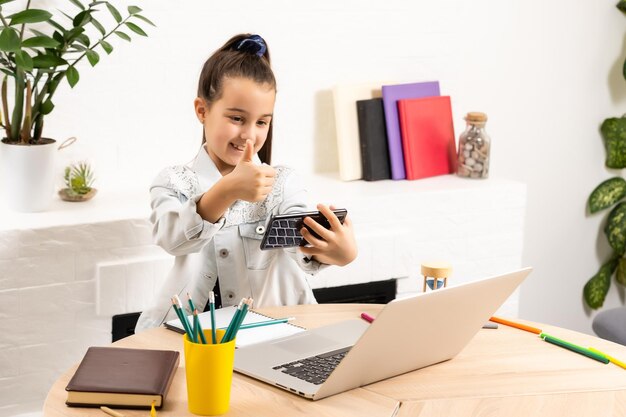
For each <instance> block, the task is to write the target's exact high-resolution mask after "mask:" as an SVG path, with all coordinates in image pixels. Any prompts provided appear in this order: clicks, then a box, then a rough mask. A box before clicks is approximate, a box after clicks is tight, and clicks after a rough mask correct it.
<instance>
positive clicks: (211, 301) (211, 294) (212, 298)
mask: <svg viewBox="0 0 626 417" xmlns="http://www.w3.org/2000/svg"><path fill="white" fill-rule="evenodd" d="M209 309H210V310H211V337H212V338H213V344H216V343H217V336H216V334H215V293H214V292H213V291H209Z"/></svg>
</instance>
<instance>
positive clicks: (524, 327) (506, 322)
mask: <svg viewBox="0 0 626 417" xmlns="http://www.w3.org/2000/svg"><path fill="white" fill-rule="evenodd" d="M489 321H493V322H494V323H500V324H504V325H505V326H510V327H515V328H516V329H520V330H525V331H527V332H531V333H535V334H541V330H540V329H538V328H536V327H532V326H529V325H527V324H522V323H517V322H514V321H510V320H505V319H501V318H499V317H491V318H490V319H489Z"/></svg>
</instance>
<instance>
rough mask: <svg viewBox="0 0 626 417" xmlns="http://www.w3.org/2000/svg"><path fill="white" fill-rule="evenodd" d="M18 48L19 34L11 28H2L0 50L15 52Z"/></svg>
mask: <svg viewBox="0 0 626 417" xmlns="http://www.w3.org/2000/svg"><path fill="white" fill-rule="evenodd" d="M19 49H20V35H18V34H17V31H16V30H15V29H13V28H4V29H2V32H0V51H5V52H15V51H18V50H19Z"/></svg>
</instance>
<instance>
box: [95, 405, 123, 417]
mask: <svg viewBox="0 0 626 417" xmlns="http://www.w3.org/2000/svg"><path fill="white" fill-rule="evenodd" d="M100 410H102V411H104V412H105V413H107V414H108V415H110V416H113V417H124V414H122V413H119V412H117V411H115V410H111V409H110V408H109V407H105V406H104V405H103V406H101V407H100Z"/></svg>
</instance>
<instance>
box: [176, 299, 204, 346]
mask: <svg viewBox="0 0 626 417" xmlns="http://www.w3.org/2000/svg"><path fill="white" fill-rule="evenodd" d="M172 307H174V311H175V312H176V315H177V316H178V319H179V320H180V323H181V324H182V326H183V329H185V333H187V337H189V340H191V341H192V342H195V343H197V342H198V339H196V337H195V336H194V334H193V332H192V331H191V326H189V322H188V321H187V319H186V317H185V312H184V311H182V310H181V309H180V308H179V307H178V303H177V302H176V296H174V297H172Z"/></svg>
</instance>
